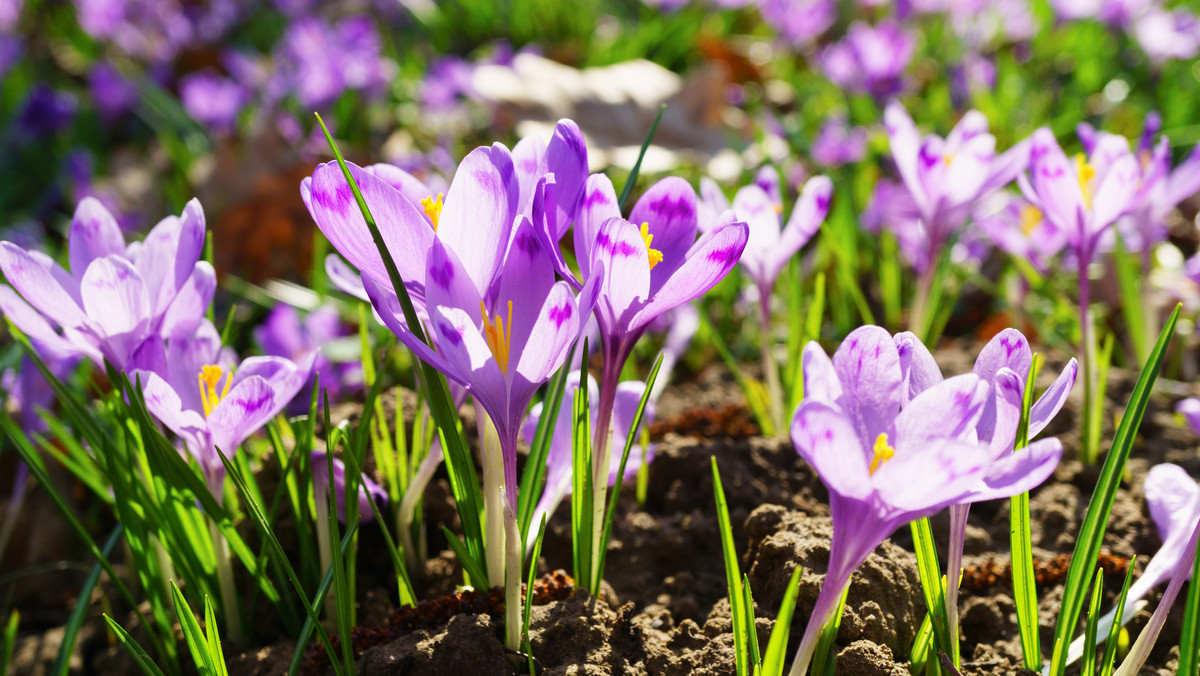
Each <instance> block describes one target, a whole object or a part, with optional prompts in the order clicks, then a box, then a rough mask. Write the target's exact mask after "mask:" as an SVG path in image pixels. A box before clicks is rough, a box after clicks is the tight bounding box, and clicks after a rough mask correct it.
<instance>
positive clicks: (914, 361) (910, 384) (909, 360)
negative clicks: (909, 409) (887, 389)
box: [895, 331, 944, 406]
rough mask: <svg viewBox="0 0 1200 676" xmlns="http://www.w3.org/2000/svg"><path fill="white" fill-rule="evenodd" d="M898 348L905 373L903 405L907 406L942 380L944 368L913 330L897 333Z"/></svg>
mask: <svg viewBox="0 0 1200 676" xmlns="http://www.w3.org/2000/svg"><path fill="white" fill-rule="evenodd" d="M895 340H896V350H897V351H898V352H899V353H900V372H901V373H902V374H903V385H902V389H901V405H902V406H907V405H908V402H910V401H912V399H913V397H915V396H917V395H918V394H920V393H922V392H924V391H925V390H927V389H929V388H931V387H933V386H934V385H937V384H938V383H940V382H942V380H944V378H942V370H941V369H940V368H938V365H937V361H936V360H934V358H933V355H932V354H930V352H929V348H927V347H925V343H922V342H921V339H920V338H917V335H916V334H915V333H913V332H912V331H904V332H902V333H897V334H896V338H895Z"/></svg>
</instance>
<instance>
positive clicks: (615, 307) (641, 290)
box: [591, 218, 650, 328]
mask: <svg viewBox="0 0 1200 676" xmlns="http://www.w3.org/2000/svg"><path fill="white" fill-rule="evenodd" d="M591 267H592V269H593V270H595V271H598V272H601V273H602V274H603V275H604V277H603V280H602V281H601V283H600V288H599V294H598V296H597V299H596V312H597V313H598V315H600V316H601V317H603V318H604V321H605V322H606V323H607V324H608V326H611V327H621V326H626V325H628V326H629V327H630V328H632V318H633V315H634V313H635V312H637V311H638V310H639V309H640V308H641V307H642V304H643V303H645V301H646V298H647V296H649V295H650V258H649V252H648V251H647V250H646V241H645V240H644V239H642V235H641V232H640V231H639V230H638V227H637V226H636V225H634V224H633V223H630V222H629V221H626V220H624V219H622V218H610V219H608V221H606V222H605V223H604V225H603V226H601V228H600V232H599V233H598V234H597V235H596V240H595V245H594V247H593V249H592V266H591Z"/></svg>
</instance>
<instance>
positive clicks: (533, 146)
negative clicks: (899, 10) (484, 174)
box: [512, 135, 546, 216]
mask: <svg viewBox="0 0 1200 676" xmlns="http://www.w3.org/2000/svg"><path fill="white" fill-rule="evenodd" d="M512 161H513V169H514V170H515V171H516V172H517V185H518V186H519V187H520V192H521V196H520V199H519V201H518V206H517V213H519V214H525V215H527V216H528V215H529V214H530V209H531V208H532V206H533V189H534V187H535V186H536V185H537V182H538V179H539V178H541V177H542V176H543V175H545V173H546V141H545V139H543V138H542V137H541V136H538V135H532V136H526V137H525V138H523V139H521V140H520V141H518V142H517V145H515V146H513V149H512Z"/></svg>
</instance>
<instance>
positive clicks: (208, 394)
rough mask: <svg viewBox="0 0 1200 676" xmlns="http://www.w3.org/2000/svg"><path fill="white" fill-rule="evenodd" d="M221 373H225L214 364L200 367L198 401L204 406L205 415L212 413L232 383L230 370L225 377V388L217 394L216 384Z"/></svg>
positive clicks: (219, 379)
mask: <svg viewBox="0 0 1200 676" xmlns="http://www.w3.org/2000/svg"><path fill="white" fill-rule="evenodd" d="M223 375H225V372H224V371H223V370H221V367H220V366H217V365H216V364H209V365H207V366H202V367H200V376H199V378H198V380H199V383H200V403H201V404H203V406H204V416H205V417H208V416H210V415H212V412H213V409H215V408H216V407H217V404H219V403H221V400H222V399H224V398H225V397H226V396H227V395H228V394H229V388H230V386H231V385H233V372H230V373H229V375H228V377H226V378H225V388H224V389H223V390H221V393H220V394H217V384H218V383H220V382H221V376H223Z"/></svg>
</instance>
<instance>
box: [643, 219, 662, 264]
mask: <svg viewBox="0 0 1200 676" xmlns="http://www.w3.org/2000/svg"><path fill="white" fill-rule="evenodd" d="M642 240H644V241H645V242H646V253H648V254H649V256H650V269H651V270H653V269H654V266H655V265H658V264H659V263H661V262H662V259H663V255H662V252H661V251H659V250H658V249H651V248H650V243H651V242H653V241H654V235H651V234H650V224H649V223H642Z"/></svg>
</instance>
